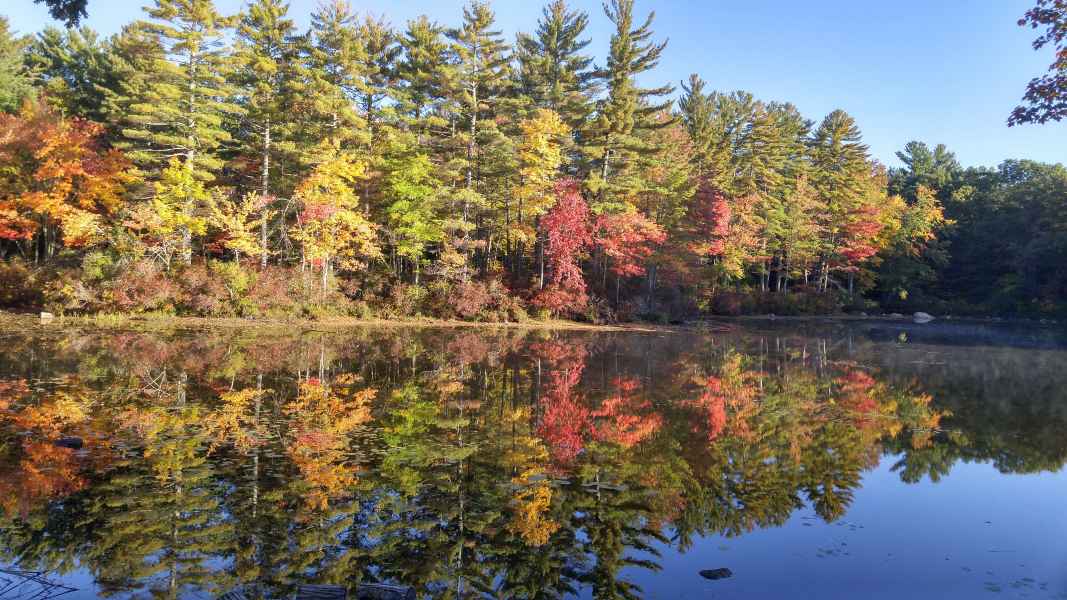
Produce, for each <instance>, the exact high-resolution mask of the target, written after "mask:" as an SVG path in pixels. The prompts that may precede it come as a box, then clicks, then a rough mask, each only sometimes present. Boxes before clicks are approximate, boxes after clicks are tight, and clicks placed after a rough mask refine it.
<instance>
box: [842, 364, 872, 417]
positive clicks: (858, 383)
mask: <svg viewBox="0 0 1067 600" xmlns="http://www.w3.org/2000/svg"><path fill="white" fill-rule="evenodd" d="M834 383H835V384H837V386H838V387H839V388H840V390H841V392H840V395H839V397H838V398H837V402H838V403H839V404H840V405H841V406H843V407H844V408H846V409H848V410H850V411H852V413H853V415H855V420H856V424H857V425H859V426H868V425H870V424H872V423H873V420H872V418H871V417H872V416H873V415H874V414H875V413H877V412H878V400H877V399H876V398H875V394H874V391H875V390H874V388H875V385H876V383H877V382H876V381H875V380H874V378H873V377H871V376H870V375H868V374H867V373H866V372H864V371H861V370H859V369H854V368H849V369H848V370H846V371H845V374H844V375H842V376H840V377H838V378H837V379H835V380H834Z"/></svg>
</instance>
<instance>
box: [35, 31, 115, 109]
mask: <svg viewBox="0 0 1067 600" xmlns="http://www.w3.org/2000/svg"><path fill="white" fill-rule="evenodd" d="M26 64H27V66H28V68H29V69H30V70H31V71H33V72H34V73H35V74H36V75H37V77H38V81H39V82H40V83H39V84H40V85H42V86H43V88H44V91H45V96H46V97H47V98H48V100H49V102H51V103H52V104H54V105H56V106H58V107H59V108H61V109H62V110H63V112H64V113H65V114H67V115H70V116H76V117H81V118H85V119H89V120H91V121H96V122H98V123H105V122H107V120H108V118H109V114H108V111H107V108H108V106H109V105H111V104H112V103H113V102H115V101H116V100H117V99H118V97H119V95H120V93H121V89H122V88H121V80H120V79H119V78H120V77H121V75H122V73H121V71H120V70H119V68H118V66H117V65H116V64H115V61H114V60H113V53H112V48H111V42H110V41H106V40H101V39H100V38H99V36H97V34H96V32H95V31H93V30H92V29H89V28H88V27H82V28H80V29H67V30H66V31H60V30H59V29H56V28H55V27H49V28H47V29H45V30H44V31H42V32H41V33H39V34H37V37H36V39H34V40H33V42H32V43H31V44H30V45H29V47H28V48H27V49H26Z"/></svg>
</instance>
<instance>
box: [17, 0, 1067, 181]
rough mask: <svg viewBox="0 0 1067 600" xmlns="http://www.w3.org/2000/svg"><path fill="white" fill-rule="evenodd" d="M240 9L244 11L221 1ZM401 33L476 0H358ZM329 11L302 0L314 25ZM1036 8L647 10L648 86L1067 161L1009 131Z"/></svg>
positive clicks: (1045, 133) (1055, 141)
mask: <svg viewBox="0 0 1067 600" xmlns="http://www.w3.org/2000/svg"><path fill="white" fill-rule="evenodd" d="M570 3H571V5H572V6H574V7H576V8H580V9H582V10H585V11H587V12H588V13H589V15H590V27H589V30H588V37H590V38H591V39H592V43H591V44H590V46H589V50H590V52H591V53H592V54H593V55H594V56H595V57H596V59H597V60H598V62H600V63H601V64H602V63H603V57H604V54H605V52H606V49H607V45H608V39H609V37H610V35H611V24H610V23H609V22H608V20H607V18H606V17H604V14H603V12H602V9H601V2H600V0H570ZM141 4H142V2H141V1H140V0H89V19H88V20H87V21H86V23H87V24H88V25H89V26H91V27H93V28H94V29H97V30H98V31H101V32H104V33H114V32H116V31H118V30H119V28H120V27H121V26H122V25H123V24H124V23H126V22H128V21H130V20H133V19H135V18H139V17H140V16H141V14H142V13H141V11H140V9H139V6H140V5H141ZM216 4H217V5H218V6H219V7H220V9H222V10H224V11H228V12H236V11H237V10H239V9H240V8H241V6H242V5H243V4H244V0H216ZM352 4H353V6H355V7H356V8H357V10H360V11H362V12H369V13H372V14H375V15H384V16H385V17H387V19H388V20H389V21H390V22H392V23H393V24H394V25H397V26H402V25H403V24H404V22H405V21H406V20H407V19H410V18H412V17H414V16H417V15H419V14H427V15H429V16H430V17H431V18H432V19H434V20H436V21H438V22H439V23H441V24H444V25H454V24H457V23H458V21H459V19H460V15H461V7H462V5H463V4H464V0H394V1H388V0H352ZM317 5H318V0H291V9H290V13H291V14H292V15H293V17H294V18H295V19H296V21H297V23H298V24H300V25H301V26H302V27H305V26H306V25H307V23H308V21H309V18H308V15H309V14H310V13H311V12H312V10H314V8H315V7H316V6H317ZM541 5H542V2H541V1H540V0H496V1H495V2H494V4H493V6H494V8H495V10H496V12H497V20H498V24H499V28H500V29H501V30H502V31H504V32H505V34H507V36H508V37H509V38H511V37H513V35H514V33H515V32H516V31H520V30H526V31H529V30H532V29H533V27H534V24H535V22H536V19H537V17H538V16H539V15H540V11H541ZM1032 5H1033V0H894V1H892V2H856V1H855V0H810V1H797V0H689V1H686V0H659V1H653V0H637V12H638V13H639V14H640V15H641V16H643V15H644V14H645V13H646V12H647V11H649V10H655V11H656V21H655V23H654V26H653V28H654V30H655V32H656V34H657V36H658V38H659V39H662V38H669V39H670V43H669V44H668V46H667V50H666V51H665V53H664V57H663V60H662V61H661V63H660V66H659V68H658V69H656V71H655V72H653V73H652V74H650V75H648V76H647V77H645V78H643V80H642V82H643V83H646V84H649V85H652V84H655V85H659V84H661V83H663V82H672V83H674V84H676V85H677V83H678V82H679V81H680V80H682V79H686V78H688V75H689V74H690V73H693V72H695V73H698V74H700V76H701V77H703V78H704V79H705V80H706V81H707V82H708V84H709V86H710V87H711V88H712V89H718V90H735V89H744V90H747V91H750V92H752V93H753V94H755V95H756V97H757V98H760V99H764V100H781V101H789V102H792V103H793V104H795V105H797V107H798V108H799V109H800V110H801V112H803V113H804V114H805V115H806V116H807V117H808V118H811V119H814V120H816V121H818V120H819V119H821V118H822V117H823V116H824V115H825V114H826V113H828V112H830V111H831V110H833V109H835V108H842V109H844V110H846V111H848V112H849V113H850V114H852V115H853V116H854V117H855V118H856V120H857V121H858V123H859V125H860V128H861V129H862V131H863V134H864V140H865V141H866V142H867V144H869V145H870V147H871V153H872V155H873V156H874V157H876V158H878V159H879V160H882V161H883V162H885V163H887V164H890V165H897V164H899V162H898V161H897V160H896V158H895V157H894V155H893V153H894V152H895V151H897V150H899V149H901V148H902V147H903V146H904V144H905V143H907V142H908V141H910V140H921V141H925V142H927V143H930V144H931V145H932V144H936V143H944V144H946V145H947V146H948V147H949V149H950V150H952V151H953V152H955V153H956V155H957V156H958V157H959V159H960V162H961V163H963V164H964V165H966V166H970V165H989V166H992V165H996V164H997V163H999V162H1000V161H1002V160H1004V159H1005V158H1031V159H1035V160H1041V161H1046V162H1067V143H1065V142H1067V135H1065V133H1067V123H1060V124H1055V123H1054V124H1049V125H1041V126H1037V125H1032V126H1020V127H1014V128H1008V127H1007V125H1005V120H1006V119H1007V116H1008V113H1009V112H1010V111H1011V109H1012V108H1013V107H1014V106H1015V105H1016V104H1017V103H1018V100H1019V98H1020V97H1021V96H1022V94H1023V91H1024V88H1025V86H1026V83H1027V82H1028V81H1029V80H1030V78H1032V77H1034V76H1037V75H1038V74H1040V73H1043V72H1044V71H1045V69H1046V68H1047V66H1048V63H1050V62H1051V59H1052V52H1051V49H1048V48H1046V49H1044V50H1043V51H1041V52H1035V51H1034V50H1033V49H1032V48H1031V46H1030V42H1031V41H1032V39H1033V38H1034V37H1035V35H1034V32H1033V31H1031V30H1029V29H1024V28H1022V27H1019V26H1017V25H1016V21H1017V20H1018V18H1019V17H1020V16H1021V15H1022V14H1023V13H1024V12H1025V11H1026V10H1027V9H1028V8H1030V7H1031V6H1032ZM0 14H6V15H7V16H8V17H9V18H10V19H11V23H12V27H13V28H14V29H15V30H17V31H19V32H22V33H30V32H34V31H37V30H39V29H41V28H43V27H44V26H46V25H47V24H49V23H51V20H50V19H49V17H48V13H47V11H46V10H45V8H44V7H43V6H40V5H36V4H34V3H33V2H32V0H8V1H7V2H5V3H4V6H2V7H0Z"/></svg>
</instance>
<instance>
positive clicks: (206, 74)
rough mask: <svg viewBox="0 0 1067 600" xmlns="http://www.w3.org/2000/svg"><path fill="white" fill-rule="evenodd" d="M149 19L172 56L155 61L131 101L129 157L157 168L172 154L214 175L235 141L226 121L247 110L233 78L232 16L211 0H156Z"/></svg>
mask: <svg viewBox="0 0 1067 600" xmlns="http://www.w3.org/2000/svg"><path fill="white" fill-rule="evenodd" d="M146 12H147V13H148V16H150V17H151V18H152V19H154V20H153V21H150V22H147V23H146V24H145V25H144V29H145V31H147V32H149V33H151V34H154V35H155V36H156V38H157V40H158V43H159V45H160V46H161V48H162V49H163V51H164V52H165V57H161V58H158V59H157V60H155V64H154V65H153V67H154V69H153V72H152V73H150V74H149V79H148V82H147V89H145V90H144V92H143V95H142V96H141V97H139V98H136V99H135V101H134V103H133V104H132V105H131V106H130V110H131V111H132V112H133V114H131V115H130V123H131V124H130V127H128V128H126V129H124V130H123V134H124V135H125V136H126V137H127V138H128V139H129V143H128V144H126V145H127V146H128V147H129V155H130V157H131V158H132V159H133V160H134V161H136V162H138V163H140V164H141V165H143V166H144V167H146V168H147V169H149V170H158V169H159V168H161V167H162V165H164V164H166V163H167V162H168V161H169V160H170V159H171V158H173V157H180V158H181V159H182V160H183V161H184V162H187V163H189V164H190V166H191V167H192V168H193V172H194V173H195V174H196V176H197V177H200V178H202V179H204V180H207V181H210V180H212V179H214V176H215V173H217V172H218V171H219V170H220V169H221V168H222V165H223V160H222V157H221V156H220V155H219V152H220V150H221V147H222V146H223V145H224V144H226V143H228V142H229V141H230V135H229V133H228V132H227V131H226V130H225V128H224V127H223V123H224V121H225V120H226V119H227V118H228V117H229V116H231V115H234V114H238V113H240V112H241V109H240V108H239V107H238V106H237V105H235V104H233V102H232V99H233V98H234V96H235V93H234V89H233V87H232V86H231V85H230V84H229V83H228V81H227V77H228V75H229V73H230V68H231V65H232V62H231V59H230V56H229V55H228V53H227V48H226V46H225V36H226V35H227V32H228V30H229V28H230V26H231V25H232V19H230V18H228V17H224V16H222V15H221V14H219V13H218V12H217V11H216V10H215V7H214V4H213V3H212V2H211V0H156V3H155V6H154V7H151V8H147V9H146Z"/></svg>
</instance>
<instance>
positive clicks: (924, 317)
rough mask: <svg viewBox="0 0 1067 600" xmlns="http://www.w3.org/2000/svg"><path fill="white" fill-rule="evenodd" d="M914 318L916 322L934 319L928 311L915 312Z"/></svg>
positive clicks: (927, 321)
mask: <svg viewBox="0 0 1067 600" xmlns="http://www.w3.org/2000/svg"><path fill="white" fill-rule="evenodd" d="M914 319H915V322H916V323H929V322H930V321H933V320H934V317H933V315H931V314H930V313H924V312H917V313H915V315H914Z"/></svg>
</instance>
